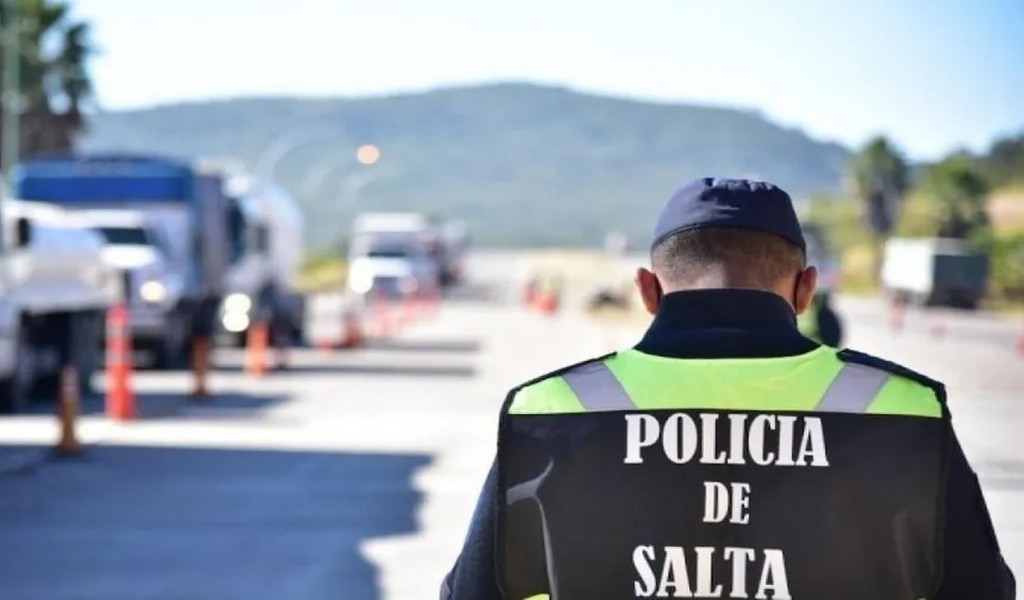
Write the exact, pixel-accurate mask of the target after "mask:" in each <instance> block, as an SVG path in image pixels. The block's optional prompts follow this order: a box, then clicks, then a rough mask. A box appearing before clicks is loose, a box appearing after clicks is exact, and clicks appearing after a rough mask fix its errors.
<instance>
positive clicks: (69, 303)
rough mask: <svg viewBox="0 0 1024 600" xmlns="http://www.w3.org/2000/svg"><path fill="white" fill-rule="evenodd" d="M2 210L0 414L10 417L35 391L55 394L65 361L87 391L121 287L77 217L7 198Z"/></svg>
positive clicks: (98, 243)
mask: <svg viewBox="0 0 1024 600" xmlns="http://www.w3.org/2000/svg"><path fill="white" fill-rule="evenodd" d="M2 212H3V223H2V227H3V249H2V255H0V411H5V412H15V411H17V410H19V409H20V408H22V407H23V406H24V405H25V404H26V403H27V402H28V400H29V398H30V395H31V393H32V392H33V391H38V392H40V393H46V394H52V393H54V392H55V391H56V385H57V382H58V378H59V377H58V376H59V372H60V368H61V366H62V365H63V364H67V363H68V362H70V363H73V364H74V365H75V366H77V368H78V372H79V376H80V379H81V381H80V384H81V385H83V386H87V385H88V381H89V379H90V378H91V376H92V374H93V373H94V372H95V371H96V369H97V368H98V367H99V366H100V358H99V357H100V356H102V354H101V353H100V352H98V349H99V348H100V340H101V339H102V336H103V323H104V320H103V319H104V315H105V312H106V310H107V309H108V308H109V307H110V305H111V303H112V302H113V301H114V299H115V296H116V294H117V288H118V286H119V283H118V281H117V279H116V278H115V277H113V274H112V273H111V272H110V271H109V270H108V269H107V268H106V267H105V265H104V262H103V260H102V253H103V241H102V239H101V238H100V236H99V234H97V233H95V232H93V231H92V230H90V229H88V228H87V227H86V226H85V225H84V224H83V223H82V222H81V221H80V220H78V219H77V218H75V216H74V215H71V214H69V213H67V212H66V211H63V210H61V209H60V208H58V207H55V206H51V205H47V204H42V203H37V202H23V201H19V200H6V201H5V202H4V206H3V211H2Z"/></svg>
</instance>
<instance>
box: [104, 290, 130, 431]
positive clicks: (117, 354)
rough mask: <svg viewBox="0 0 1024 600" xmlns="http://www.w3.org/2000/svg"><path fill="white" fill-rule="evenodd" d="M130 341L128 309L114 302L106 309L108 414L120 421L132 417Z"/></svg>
mask: <svg viewBox="0 0 1024 600" xmlns="http://www.w3.org/2000/svg"><path fill="white" fill-rule="evenodd" d="M131 376H132V344H131V338H130V336H129V333H128V309H127V308H125V306H124V304H116V305H114V306H113V307H111V309H110V311H109V312H108V313H107V416H108V417H110V418H111V419H117V420H119V421H127V420H129V419H134V418H135V394H134V393H133V392H132V385H131Z"/></svg>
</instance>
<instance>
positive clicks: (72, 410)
mask: <svg viewBox="0 0 1024 600" xmlns="http://www.w3.org/2000/svg"><path fill="white" fill-rule="evenodd" d="M78 412H79V399H78V369H77V368H75V367H74V366H73V365H66V366H65V367H64V368H63V369H61V372H60V399H59V401H58V405H57V418H58V419H59V421H60V439H59V440H58V442H57V447H56V448H54V450H55V452H56V453H57V454H58V455H59V456H78V455H79V454H81V453H82V445H81V444H80V443H79V442H78V438H77V436H76V435H75V421H76V420H77V419H78Z"/></svg>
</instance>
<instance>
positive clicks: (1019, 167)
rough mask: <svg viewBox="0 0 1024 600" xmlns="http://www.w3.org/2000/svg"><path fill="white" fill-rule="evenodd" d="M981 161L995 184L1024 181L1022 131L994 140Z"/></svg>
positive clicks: (989, 178) (1023, 134)
mask: <svg viewBox="0 0 1024 600" xmlns="http://www.w3.org/2000/svg"><path fill="white" fill-rule="evenodd" d="M981 161H982V168H983V169H984V171H985V175H986V176H987V178H988V180H989V181H990V182H991V183H992V184H993V185H995V186H1000V185H1007V184H1011V183H1021V182H1024V132H1021V133H1019V134H1017V135H1016V136H1006V137H1004V138H1001V139H999V140H996V142H995V143H993V144H992V147H991V148H989V151H988V153H987V154H986V155H984V156H982V157H981Z"/></svg>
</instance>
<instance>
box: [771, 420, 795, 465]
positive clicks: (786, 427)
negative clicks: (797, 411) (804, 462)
mask: <svg viewBox="0 0 1024 600" xmlns="http://www.w3.org/2000/svg"><path fill="white" fill-rule="evenodd" d="M778 418H779V460H778V461H776V462H775V464H776V465H778V466H780V467H792V466H793V424H794V423H796V417H794V416H787V415H779V417H778Z"/></svg>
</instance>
